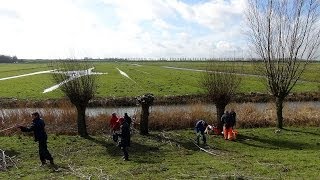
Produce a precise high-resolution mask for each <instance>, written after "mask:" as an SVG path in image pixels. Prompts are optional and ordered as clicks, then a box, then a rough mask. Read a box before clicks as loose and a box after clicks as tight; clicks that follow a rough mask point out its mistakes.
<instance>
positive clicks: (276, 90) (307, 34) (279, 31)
mask: <svg viewBox="0 0 320 180" xmlns="http://www.w3.org/2000/svg"><path fill="white" fill-rule="evenodd" d="M319 4H320V1H319V0H248V7H247V10H246V20H247V23H246V24H247V26H248V29H247V36H248V39H249V43H250V46H251V48H250V49H252V50H254V53H255V54H256V55H257V56H258V57H259V58H261V59H262V61H263V66H264V68H263V69H264V75H265V77H266V78H267V87H268V89H269V91H270V92H271V94H272V95H273V96H274V97H275V102H276V111H277V121H278V123H277V127H278V128H280V129H281V128H283V115H282V110H283V102H284V100H285V98H286V96H287V95H288V94H289V93H290V92H291V90H292V88H293V87H294V86H295V85H296V83H297V81H298V80H299V78H300V77H301V75H302V73H303V72H304V70H305V68H306V65H307V64H308V62H309V61H310V60H312V59H314V58H315V57H317V51H318V50H319V44H320V41H319V37H320V23H319V14H320V8H319Z"/></svg>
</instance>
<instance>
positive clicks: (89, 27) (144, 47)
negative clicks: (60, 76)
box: [0, 0, 247, 59]
mask: <svg viewBox="0 0 320 180" xmlns="http://www.w3.org/2000/svg"><path fill="white" fill-rule="evenodd" d="M245 4H246V0H0V22H1V28H0V54H5V55H11V56H12V55H16V56H18V58H28V59H33V58H51V59H55V58H68V57H71V58H72V57H74V58H83V57H92V58H105V57H106V58H108V57H146V58H147V57H149V58H159V57H234V56H236V57H242V56H246V53H247V50H246V42H245V38H244V35H243V33H242V29H243V24H244V23H243V20H244V14H243V12H244V9H245Z"/></svg>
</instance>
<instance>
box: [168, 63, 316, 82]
mask: <svg viewBox="0 0 320 180" xmlns="http://www.w3.org/2000/svg"><path fill="white" fill-rule="evenodd" d="M162 67H163V68H167V69H176V70H185V71H194V72H207V71H206V70H203V69H189V68H179V67H172V66H162ZM208 72H215V73H219V74H235V75H239V76H251V77H258V78H266V77H265V76H262V75H256V74H244V73H229V72H223V71H208ZM298 82H311V83H320V82H316V81H306V80H298Z"/></svg>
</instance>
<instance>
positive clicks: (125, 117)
mask: <svg viewBox="0 0 320 180" xmlns="http://www.w3.org/2000/svg"><path fill="white" fill-rule="evenodd" d="M123 118H124V121H126V122H127V123H128V125H129V131H131V129H130V127H131V123H132V119H131V117H130V116H128V113H124V116H123ZM130 144H131V137H130V136H129V141H128V146H129V147H130Z"/></svg>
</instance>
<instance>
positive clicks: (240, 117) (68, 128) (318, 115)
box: [0, 102, 320, 135]
mask: <svg viewBox="0 0 320 180" xmlns="http://www.w3.org/2000/svg"><path fill="white" fill-rule="evenodd" d="M230 109H234V110H235V111H236V113H237V124H236V127H237V128H260V127H261V128H262V127H275V126H276V109H275V107H274V105H273V104H271V103H269V104H267V105H265V104H264V105H261V104H257V103H243V104H229V105H228V106H227V107H226V110H230ZM34 111H37V112H39V113H40V114H41V117H42V118H43V119H44V120H45V123H46V130H47V132H48V133H54V134H58V135H59V134H67V135H76V134H77V122H76V116H77V114H76V110H75V108H74V106H72V105H71V104H70V103H68V102H62V103H59V105H58V107H57V108H41V109H37V108H32V109H30V108H23V107H20V108H18V110H14V111H13V110H10V109H1V108H0V131H1V130H4V129H6V128H9V127H12V126H14V125H16V124H21V125H25V126H26V125H29V124H30V123H31V121H32V119H31V113H32V112H34ZM140 114H141V112H140V111H139V110H138V111H137V112H136V114H133V115H132V116H133V121H134V125H133V127H135V128H138V127H139V123H140V119H139V117H140ZM136 117H137V118H136ZM284 117H285V119H284V122H285V123H286V125H287V126H314V127H320V111H319V108H317V107H314V106H312V105H311V104H307V103H306V104H303V105H299V106H296V107H287V106H285V108H284ZM215 118H216V112H215V108H214V107H213V106H212V105H207V104H201V103H196V104H193V105H191V106H189V107H188V108H186V107H185V106H167V107H166V108H158V107H152V108H151V111H150V117H149V128H150V130H175V129H188V128H193V127H194V125H195V123H196V121H197V120H198V119H203V120H205V121H206V122H208V123H209V124H211V125H215V126H216V124H215V123H216V119H215ZM87 119H88V120H87V125H88V132H89V134H91V135H97V134H103V133H109V132H110V130H109V126H108V125H109V120H110V119H111V114H107V113H101V114H98V115H95V116H87ZM20 133H21V132H20V131H17V130H16V129H14V128H13V129H10V130H6V131H3V132H1V133H0V135H13V134H20Z"/></svg>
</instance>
